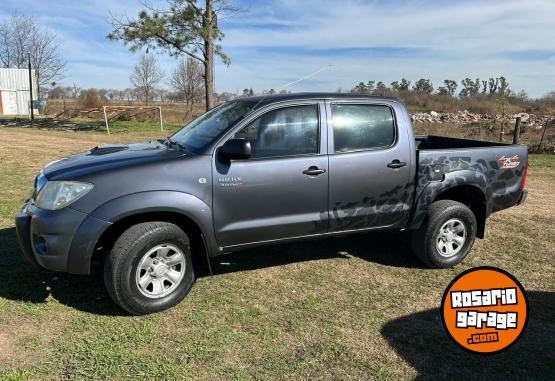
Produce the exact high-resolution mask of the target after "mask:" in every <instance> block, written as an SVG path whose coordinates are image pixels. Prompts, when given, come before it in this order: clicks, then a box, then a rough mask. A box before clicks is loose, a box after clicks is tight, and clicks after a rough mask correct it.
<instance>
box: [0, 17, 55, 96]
mask: <svg viewBox="0 0 555 381" xmlns="http://www.w3.org/2000/svg"><path fill="white" fill-rule="evenodd" d="M29 54H30V58H31V66H32V68H33V69H35V73H36V77H37V84H38V88H39V93H40V91H41V88H43V87H46V85H48V84H49V83H51V82H53V80H55V79H58V78H60V77H61V76H62V75H63V72H64V70H65V68H66V62H65V61H64V59H63V58H62V56H61V54H60V46H59V43H58V41H57V36H56V35H55V34H54V33H53V32H51V31H49V30H46V29H43V28H41V27H40V26H39V25H38V23H37V21H36V19H35V18H33V17H30V16H24V15H13V16H11V17H10V18H9V19H8V20H7V21H5V22H4V23H3V24H0V62H1V64H2V66H3V67H6V68H10V67H12V68H18V69H22V68H26V67H27V59H28V57H29V56H28V55H29Z"/></svg>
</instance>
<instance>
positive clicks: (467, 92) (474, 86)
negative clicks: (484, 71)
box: [459, 78, 480, 98]
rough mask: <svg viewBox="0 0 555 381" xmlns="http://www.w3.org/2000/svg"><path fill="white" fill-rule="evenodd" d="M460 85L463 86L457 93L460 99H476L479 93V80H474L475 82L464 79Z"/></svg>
mask: <svg viewBox="0 0 555 381" xmlns="http://www.w3.org/2000/svg"><path fill="white" fill-rule="evenodd" d="M461 84H462V85H463V89H462V90H461V92H460V93H459V96H460V97H461V98H470V97H476V96H477V95H478V93H479V92H480V78H476V81H473V80H471V79H470V78H465V79H464V80H462V81H461Z"/></svg>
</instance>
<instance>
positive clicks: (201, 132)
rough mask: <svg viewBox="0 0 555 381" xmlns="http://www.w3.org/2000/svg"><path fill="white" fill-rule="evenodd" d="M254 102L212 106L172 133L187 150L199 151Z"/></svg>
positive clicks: (237, 119) (241, 115)
mask: <svg viewBox="0 0 555 381" xmlns="http://www.w3.org/2000/svg"><path fill="white" fill-rule="evenodd" d="M255 105H256V102H247V101H233V102H228V103H224V104H222V105H221V106H218V107H216V108H213V109H212V110H210V111H208V112H207V113H205V114H204V115H202V116H199V117H198V118H197V119H195V120H193V121H192V122H191V123H189V124H188V125H186V126H185V127H183V128H182V129H181V130H179V131H177V132H176V133H175V134H174V135H172V137H171V139H172V140H173V141H175V142H177V143H179V144H182V145H183V146H184V147H185V148H186V149H187V150H189V151H192V152H195V153H200V152H202V150H204V149H205V148H206V147H207V146H208V145H210V144H212V143H213V142H214V141H215V140H216V139H218V138H219V137H220V136H221V135H222V134H223V133H224V132H225V131H227V130H229V129H230V128H231V127H233V126H234V125H236V124H237V123H238V122H239V121H240V120H241V119H243V118H244V117H245V115H247V114H248V113H249V112H250V111H251V110H252V108H253V107H254V106H255Z"/></svg>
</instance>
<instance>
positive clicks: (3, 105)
mask: <svg viewBox="0 0 555 381" xmlns="http://www.w3.org/2000/svg"><path fill="white" fill-rule="evenodd" d="M31 75H32V77H33V100H37V99H38V94H37V92H38V89H37V80H36V76H35V71H34V70H31ZM29 99H30V97H29V70H28V69H4V68H0V115H29V114H30V112H31V110H30V109H29V106H30V101H29Z"/></svg>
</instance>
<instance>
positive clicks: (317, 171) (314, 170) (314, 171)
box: [303, 165, 326, 176]
mask: <svg viewBox="0 0 555 381" xmlns="http://www.w3.org/2000/svg"><path fill="white" fill-rule="evenodd" d="M322 173H326V170H325V169H321V168H318V167H317V166H315V165H312V166H310V167H308V169H305V170H304V171H303V174H305V175H307V176H318V175H321V174H322Z"/></svg>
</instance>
